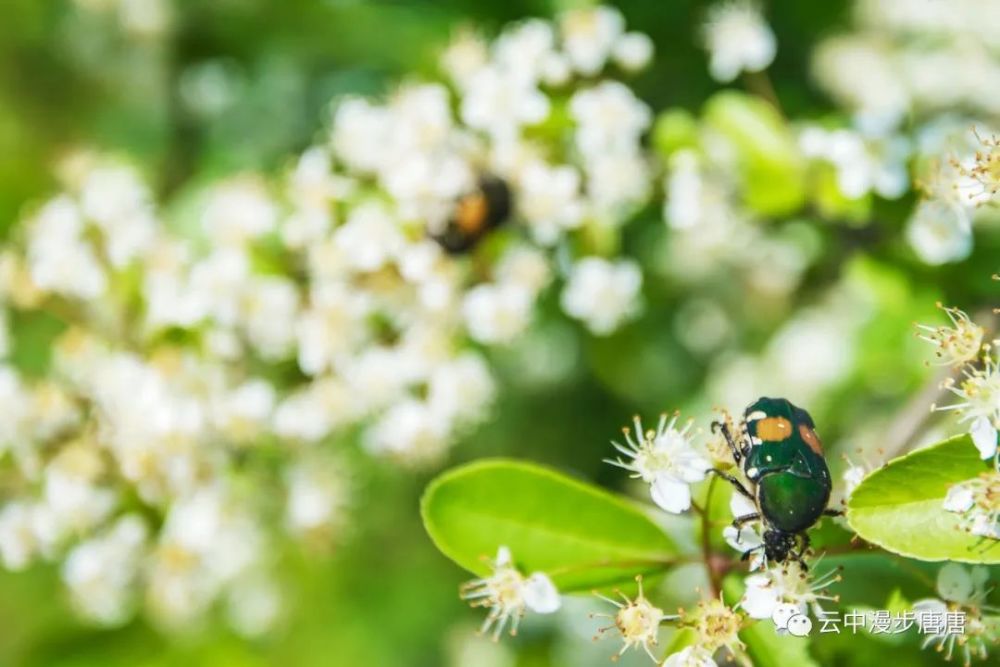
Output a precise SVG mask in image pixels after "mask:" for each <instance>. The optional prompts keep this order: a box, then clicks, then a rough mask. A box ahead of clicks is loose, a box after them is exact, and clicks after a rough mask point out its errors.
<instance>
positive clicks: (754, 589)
mask: <svg viewBox="0 0 1000 667" xmlns="http://www.w3.org/2000/svg"><path fill="white" fill-rule="evenodd" d="M746 585H747V588H746V592H744V593H743V598H742V599H741V600H740V606H741V607H742V608H743V610H744V611H746V613H747V615H749V616H750V618H771V614H773V613H774V609H775V607H777V606H778V591H777V589H776V588H775V587H774V586H773V585H772V582H771V579H770V577H768V576H767V575H764V574H754V575H751V576H749V577H747V579H746Z"/></svg>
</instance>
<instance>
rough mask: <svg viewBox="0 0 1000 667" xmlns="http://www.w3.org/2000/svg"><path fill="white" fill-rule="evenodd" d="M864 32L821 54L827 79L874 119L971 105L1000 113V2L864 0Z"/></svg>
mask: <svg viewBox="0 0 1000 667" xmlns="http://www.w3.org/2000/svg"><path fill="white" fill-rule="evenodd" d="M856 7H857V12H856V13H857V16H858V19H859V23H860V29H859V30H858V31H857V32H855V33H852V34H848V35H844V36H838V37H834V38H831V39H830V40H829V41H828V42H826V43H825V44H823V45H821V47H820V49H819V51H818V52H817V55H816V62H815V66H816V73H817V75H818V77H819V79H820V81H821V82H822V83H823V84H824V85H825V86H826V87H827V88H828V89H829V90H830V91H831V92H832V93H833V94H834V95H835V96H837V97H838V98H839V99H840V100H841V101H843V102H844V103H845V104H846V105H847V106H848V107H849V108H851V109H852V110H855V111H857V112H859V113H861V114H864V115H866V116H868V117H869V118H871V119H880V120H887V119H893V118H898V117H899V116H900V115H902V114H905V113H907V112H909V111H911V110H912V111H916V112H918V113H924V112H934V111H944V110H953V109H955V108H968V109H971V110H973V111H975V112H982V113H987V114H996V113H997V112H1000V94H998V93H997V86H996V84H997V83H998V82H1000V66H998V64H997V61H996V58H995V57H994V56H993V54H994V52H995V50H996V48H997V46H998V45H1000V30H998V29H997V21H998V17H1000V3H998V2H996V1H995V0H957V1H956V2H950V3H947V4H943V3H926V2H921V0H858V2H857V4H856Z"/></svg>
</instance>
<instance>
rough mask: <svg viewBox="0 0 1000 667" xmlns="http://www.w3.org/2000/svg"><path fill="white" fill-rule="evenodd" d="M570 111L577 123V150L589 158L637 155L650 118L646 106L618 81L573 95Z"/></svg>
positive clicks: (605, 83)
mask: <svg viewBox="0 0 1000 667" xmlns="http://www.w3.org/2000/svg"><path fill="white" fill-rule="evenodd" d="M569 109H570V114H571V115H572V117H573V120H575V121H576V123H577V130H576V144H577V147H578V148H579V149H580V152H581V153H583V154H584V155H585V156H587V157H588V158H597V157H601V156H602V155H606V154H608V153H622V152H624V153H634V152H636V151H637V149H638V144H639V138H640V137H641V136H642V133H643V132H645V131H646V128H648V127H649V123H650V121H651V119H652V112H650V110H649V107H648V106H646V104H645V103H644V102H642V101H641V100H639V98H637V97H636V96H635V94H634V93H633V92H632V91H631V90H630V89H629V88H628V87H626V86H625V85H623V84H621V83H618V82H617V81H604V82H602V83H599V84H597V85H596V86H593V87H591V88H584V89H582V90H579V91H577V92H575V93H573V97H571V98H570V101H569Z"/></svg>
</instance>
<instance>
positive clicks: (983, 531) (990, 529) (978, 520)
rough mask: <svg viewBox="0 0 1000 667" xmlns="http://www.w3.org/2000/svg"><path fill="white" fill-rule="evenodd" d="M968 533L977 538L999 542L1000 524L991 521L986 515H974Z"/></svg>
mask: <svg viewBox="0 0 1000 667" xmlns="http://www.w3.org/2000/svg"><path fill="white" fill-rule="evenodd" d="M969 532H970V533H972V534H973V535H975V536H977V537H989V538H990V539H994V540H1000V523H998V522H996V521H994V520H992V519H991V518H990V517H989V515H987V514H976V515H975V516H974V517H972V526H971V527H970V528H969Z"/></svg>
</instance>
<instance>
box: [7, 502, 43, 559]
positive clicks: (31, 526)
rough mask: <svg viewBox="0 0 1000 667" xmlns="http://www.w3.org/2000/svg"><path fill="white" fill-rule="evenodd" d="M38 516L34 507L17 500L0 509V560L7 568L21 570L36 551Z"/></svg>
mask: <svg viewBox="0 0 1000 667" xmlns="http://www.w3.org/2000/svg"><path fill="white" fill-rule="evenodd" d="M38 518H40V517H39V515H38V512H37V510H36V509H35V507H33V506H32V505H30V504H29V503H27V502H23V501H19V500H14V501H11V502H8V503H6V504H5V505H4V507H3V509H2V510H0V560H3V565H4V567H5V568H7V569H8V570H14V571H17V570H23V569H24V568H26V567H27V566H28V565H29V564H30V563H31V561H32V560H33V559H34V558H35V556H36V554H37V553H38V551H39V549H40V547H41V545H40V544H39V539H38V536H37V529H38V527H39V526H38V525H37V523H38V522H37V520H38Z"/></svg>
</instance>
